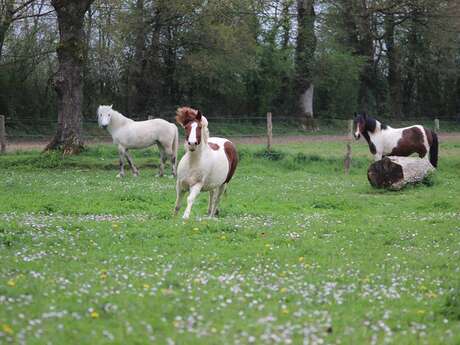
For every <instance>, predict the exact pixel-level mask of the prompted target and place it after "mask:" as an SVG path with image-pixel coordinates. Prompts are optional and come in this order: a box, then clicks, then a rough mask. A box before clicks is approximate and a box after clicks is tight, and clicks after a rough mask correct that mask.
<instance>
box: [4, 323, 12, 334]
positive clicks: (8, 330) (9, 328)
mask: <svg viewBox="0 0 460 345" xmlns="http://www.w3.org/2000/svg"><path fill="white" fill-rule="evenodd" d="M2 330H3V332H5V333H6V334H13V333H14V332H13V329H12V328H11V326H10V325H7V324H4V325H2Z"/></svg>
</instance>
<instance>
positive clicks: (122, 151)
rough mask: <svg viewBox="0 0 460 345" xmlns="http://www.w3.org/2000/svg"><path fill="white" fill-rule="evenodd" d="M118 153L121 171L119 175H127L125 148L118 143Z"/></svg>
mask: <svg viewBox="0 0 460 345" xmlns="http://www.w3.org/2000/svg"><path fill="white" fill-rule="evenodd" d="M118 155H119V157H120V172H119V173H118V175H117V177H124V176H125V148H124V147H123V146H121V145H118Z"/></svg>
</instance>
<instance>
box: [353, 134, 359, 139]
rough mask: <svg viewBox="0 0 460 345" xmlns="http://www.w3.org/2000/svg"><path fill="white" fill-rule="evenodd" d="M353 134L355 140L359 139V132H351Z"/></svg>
mask: <svg viewBox="0 0 460 345" xmlns="http://www.w3.org/2000/svg"><path fill="white" fill-rule="evenodd" d="M353 136H354V137H355V139H356V140H359V138H361V134H359V133H358V134H356V133H353Z"/></svg>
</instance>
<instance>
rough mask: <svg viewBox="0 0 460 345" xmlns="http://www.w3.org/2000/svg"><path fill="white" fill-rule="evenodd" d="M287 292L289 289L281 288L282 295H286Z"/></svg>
mask: <svg viewBox="0 0 460 345" xmlns="http://www.w3.org/2000/svg"><path fill="white" fill-rule="evenodd" d="M287 291H288V289H287V288H285V287H284V288H281V290H280V292H281V293H286V292H287Z"/></svg>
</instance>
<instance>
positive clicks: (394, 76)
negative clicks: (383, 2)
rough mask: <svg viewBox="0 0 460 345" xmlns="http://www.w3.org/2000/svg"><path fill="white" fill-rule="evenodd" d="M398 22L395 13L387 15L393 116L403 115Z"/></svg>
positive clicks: (386, 31)
mask: <svg viewBox="0 0 460 345" xmlns="http://www.w3.org/2000/svg"><path fill="white" fill-rule="evenodd" d="M395 29H396V23H395V18H394V14H392V13H389V14H386V15H385V45H386V50H387V59H388V89H389V96H390V98H389V102H390V112H391V115H392V116H395V117H397V118H401V116H402V80H401V53H400V46H399V43H398V42H397V40H396V39H395Z"/></svg>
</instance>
